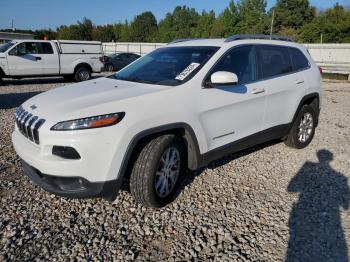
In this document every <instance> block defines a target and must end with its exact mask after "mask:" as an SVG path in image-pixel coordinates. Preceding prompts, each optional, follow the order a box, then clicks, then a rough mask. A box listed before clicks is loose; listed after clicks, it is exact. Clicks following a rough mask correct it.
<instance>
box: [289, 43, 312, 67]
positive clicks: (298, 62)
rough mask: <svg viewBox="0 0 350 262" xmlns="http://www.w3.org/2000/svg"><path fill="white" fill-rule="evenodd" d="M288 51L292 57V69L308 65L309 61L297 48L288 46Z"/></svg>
mask: <svg viewBox="0 0 350 262" xmlns="http://www.w3.org/2000/svg"><path fill="white" fill-rule="evenodd" d="M289 52H290V56H291V58H292V63H293V69H294V71H299V70H303V69H306V68H308V67H309V66H310V65H309V61H308V60H307V58H306V57H305V55H304V54H303V53H302V52H301V51H300V50H299V49H296V48H289Z"/></svg>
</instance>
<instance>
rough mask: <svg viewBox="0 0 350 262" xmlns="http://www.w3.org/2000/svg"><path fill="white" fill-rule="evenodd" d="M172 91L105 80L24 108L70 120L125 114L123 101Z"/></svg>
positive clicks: (60, 90)
mask: <svg viewBox="0 0 350 262" xmlns="http://www.w3.org/2000/svg"><path fill="white" fill-rule="evenodd" d="M169 88H171V87H167V86H159V85H150V84H143V83H134V82H127V81H120V80H116V79H113V78H106V77H102V78H98V79H94V80H90V81H86V82H81V83H77V84H73V85H67V86H63V87H60V88H56V89H52V90H49V91H47V92H44V93H41V94H39V95H37V96H34V97H33V98H31V99H29V100H27V101H26V102H25V103H23V107H24V109H25V110H29V111H32V112H31V113H33V114H35V115H38V116H40V117H41V118H45V119H52V120H54V119H66V120H69V119H74V118H80V117H88V116H94V115H99V114H107V113H113V112H116V111H119V110H121V111H122V110H125V109H124V108H123V107H122V106H121V105H120V104H121V101H124V100H127V99H132V98H135V97H139V96H142V95H146V94H151V93H155V92H160V91H162V90H167V89H169ZM118 102H119V103H118ZM33 105H34V106H33ZM31 107H35V109H34V110H31V109H30V108H31Z"/></svg>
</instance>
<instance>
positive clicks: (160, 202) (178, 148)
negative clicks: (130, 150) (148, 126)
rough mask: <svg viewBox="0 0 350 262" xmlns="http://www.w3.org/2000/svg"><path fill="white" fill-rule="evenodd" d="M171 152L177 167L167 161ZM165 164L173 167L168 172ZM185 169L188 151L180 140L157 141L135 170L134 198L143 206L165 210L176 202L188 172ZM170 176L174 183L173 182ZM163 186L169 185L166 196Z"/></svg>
mask: <svg viewBox="0 0 350 262" xmlns="http://www.w3.org/2000/svg"><path fill="white" fill-rule="evenodd" d="M168 152H169V156H170V158H171V159H173V160H174V159H175V163H174V161H170V159H169V161H164V160H167V156H168V155H167V154H168ZM176 159H178V161H176ZM165 163H168V164H169V165H170V167H169V166H168V168H166V167H165V166H164V165H165ZM171 163H173V165H172V164H171ZM185 167H186V151H185V147H184V144H183V142H182V140H181V139H180V138H178V137H176V136H175V135H163V136H159V137H157V138H154V139H152V140H151V141H149V142H148V143H147V144H146V145H145V146H144V147H143V148H142V150H141V152H140V154H139V155H138V157H137V159H136V162H135V164H134V166H133V168H132V172H131V176H130V191H131V194H132V195H133V196H134V198H135V200H136V201H137V202H138V203H140V204H142V205H143V206H147V207H153V208H160V207H163V206H165V205H167V204H169V203H170V202H172V201H173V199H174V198H175V194H176V192H177V187H178V185H179V182H180V180H181V176H182V175H183V173H184V171H185V170H186V169H185ZM162 170H165V171H164V172H163V171H162ZM171 174H173V176H172V177H173V178H174V180H172V179H171ZM162 182H163V183H162ZM164 184H167V185H168V192H165V191H166V190H165V189H166V187H162V185H164ZM157 185H158V187H157ZM162 189H164V190H162Z"/></svg>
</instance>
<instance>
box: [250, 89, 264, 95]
mask: <svg viewBox="0 0 350 262" xmlns="http://www.w3.org/2000/svg"><path fill="white" fill-rule="evenodd" d="M264 92H265V89H264V88H253V89H252V94H254V95H256V94H260V93H264Z"/></svg>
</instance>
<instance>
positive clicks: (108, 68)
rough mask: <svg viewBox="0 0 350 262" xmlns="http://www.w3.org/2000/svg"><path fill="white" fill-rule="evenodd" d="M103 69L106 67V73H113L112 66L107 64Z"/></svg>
mask: <svg viewBox="0 0 350 262" xmlns="http://www.w3.org/2000/svg"><path fill="white" fill-rule="evenodd" d="M105 67H106V71H107V72H113V71H114V66H113V65H112V64H107V65H106V66H105Z"/></svg>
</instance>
